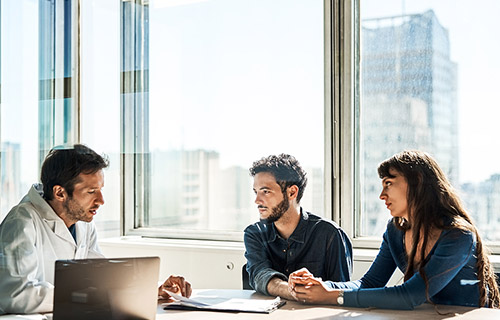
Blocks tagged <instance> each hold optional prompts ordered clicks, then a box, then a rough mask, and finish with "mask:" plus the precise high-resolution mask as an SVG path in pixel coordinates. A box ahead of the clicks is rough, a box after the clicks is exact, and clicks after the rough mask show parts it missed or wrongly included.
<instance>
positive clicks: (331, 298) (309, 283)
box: [288, 268, 338, 304]
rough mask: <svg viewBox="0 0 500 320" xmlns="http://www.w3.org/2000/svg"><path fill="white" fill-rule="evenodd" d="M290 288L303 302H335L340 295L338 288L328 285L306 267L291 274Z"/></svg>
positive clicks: (297, 298) (294, 295) (296, 297)
mask: <svg viewBox="0 0 500 320" xmlns="http://www.w3.org/2000/svg"><path fill="white" fill-rule="evenodd" d="M288 290H289V291H290V293H291V294H292V296H293V297H294V298H295V299H296V300H298V301H300V302H303V303H321V304H330V303H331V304H335V303H336V301H337V296H338V290H334V289H331V288H329V287H327V286H326V284H325V283H324V282H323V281H322V280H321V278H315V277H314V275H313V274H312V273H310V272H309V270H307V269H306V268H302V269H300V270H297V271H295V272H293V273H291V274H290V276H289V277H288Z"/></svg>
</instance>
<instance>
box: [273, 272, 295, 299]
mask: <svg viewBox="0 0 500 320" xmlns="http://www.w3.org/2000/svg"><path fill="white" fill-rule="evenodd" d="M267 292H269V294H270V295H272V296H280V297H281V298H284V299H288V300H295V298H294V297H293V296H292V295H291V294H290V292H289V291H288V282H286V281H284V280H281V279H280V278H276V277H274V278H271V280H269V282H268V283H267Z"/></svg>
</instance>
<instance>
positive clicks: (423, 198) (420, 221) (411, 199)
mask: <svg viewBox="0 0 500 320" xmlns="http://www.w3.org/2000/svg"><path fill="white" fill-rule="evenodd" d="M391 169H394V170H396V171H397V172H398V173H400V174H402V175H403V177H404V178H405V179H406V182H407V184H408V191H407V203H408V220H409V221H406V219H404V218H401V217H395V218H393V223H394V224H395V226H396V227H397V228H399V229H400V230H408V229H410V228H411V229H412V230H413V232H412V243H411V251H410V254H409V255H408V267H407V269H406V271H405V275H404V280H405V281H406V280H408V279H409V278H411V277H412V276H413V274H414V270H415V269H417V270H418V272H419V273H420V275H421V276H422V278H423V279H424V282H425V286H426V296H427V301H429V302H430V298H429V292H428V289H429V286H428V279H427V276H426V274H425V271H424V267H425V265H426V263H427V261H426V260H425V258H426V257H425V249H426V248H427V244H428V242H429V241H430V240H429V239H430V236H431V231H432V230H435V229H441V230H443V229H452V228H456V229H460V230H464V231H469V232H472V233H473V234H474V235H475V236H476V239H477V243H476V254H477V264H476V267H477V270H478V274H477V276H478V280H479V283H478V286H479V306H481V307H484V306H486V305H487V306H489V307H491V308H499V305H500V294H499V291H498V285H497V282H496V276H495V273H494V270H493V267H492V266H491V263H490V261H489V259H488V253H489V252H488V251H487V249H486V247H485V246H483V242H482V240H481V237H480V236H479V233H478V231H477V228H476V227H475V226H474V223H473V222H472V219H471V218H470V217H469V215H468V214H467V212H466V211H465V209H464V206H463V205H462V203H461V201H460V199H459V197H458V195H457V192H456V191H455V190H454V188H453V187H452V185H451V184H450V182H449V181H448V179H447V178H446V176H445V174H444V173H443V171H442V170H441V168H440V167H439V165H438V164H437V162H436V160H434V159H433V158H432V157H431V156H430V155H429V154H427V153H425V152H421V151H415V150H409V151H403V152H400V153H397V154H395V155H394V156H392V157H391V158H389V159H387V160H385V161H384V162H382V163H381V164H380V165H379V167H378V174H379V176H380V178H381V179H383V178H385V177H394V176H393V175H392V174H390V172H389V171H390V170H391ZM446 221H451V224H448V223H446ZM445 223H446V224H445ZM419 243H421V245H422V247H421V248H422V249H421V250H420V253H419V259H418V260H419V261H420V262H419V263H415V260H416V259H415V257H416V255H417V247H418V244H419Z"/></svg>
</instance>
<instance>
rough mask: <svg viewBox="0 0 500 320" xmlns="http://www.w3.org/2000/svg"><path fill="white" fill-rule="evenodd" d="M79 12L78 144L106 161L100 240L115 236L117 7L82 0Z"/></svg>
mask: <svg viewBox="0 0 500 320" xmlns="http://www.w3.org/2000/svg"><path fill="white" fill-rule="evenodd" d="M80 10H81V11H80V16H81V27H80V32H81V35H80V41H81V48H80V49H81V53H82V54H81V56H80V63H81V68H80V75H81V109H80V125H81V137H80V140H81V142H82V143H84V144H86V145H87V146H89V147H90V148H92V149H93V150H95V151H96V152H97V153H99V154H105V155H107V156H108V158H109V161H110V165H109V167H108V168H107V169H105V170H104V177H105V178H104V189H103V193H104V201H105V204H104V205H103V206H102V207H101V208H100V209H99V211H98V215H97V217H96V219H95V220H94V221H95V224H96V227H97V230H98V233H99V237H100V238H104V237H113V236H119V235H120V95H119V92H120V77H119V75H120V3H119V2H118V1H116V0H86V1H81V2H80Z"/></svg>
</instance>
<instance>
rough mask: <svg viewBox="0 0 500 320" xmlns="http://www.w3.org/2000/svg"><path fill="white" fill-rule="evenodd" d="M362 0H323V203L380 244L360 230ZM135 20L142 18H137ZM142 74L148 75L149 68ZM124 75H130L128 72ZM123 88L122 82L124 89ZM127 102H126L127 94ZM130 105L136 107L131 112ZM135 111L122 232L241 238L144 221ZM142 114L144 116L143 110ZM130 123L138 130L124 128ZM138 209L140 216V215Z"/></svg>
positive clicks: (366, 242) (352, 231) (130, 117)
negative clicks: (139, 179) (147, 223)
mask: <svg viewBox="0 0 500 320" xmlns="http://www.w3.org/2000/svg"><path fill="white" fill-rule="evenodd" d="M125 2H128V1H126V0H122V8H123V4H124V3H125ZM360 2H361V0H344V1H342V0H324V1H323V4H324V5H323V8H324V68H325V70H324V132H325V140H324V151H325V152H324V194H325V197H324V206H325V217H326V218H330V219H332V220H334V221H336V222H337V223H338V224H339V225H340V226H341V227H342V228H343V229H344V230H345V232H346V233H347V234H348V236H349V237H350V238H351V240H352V242H353V247H354V248H357V249H378V248H379V246H380V243H381V238H379V237H364V236H359V227H360V209H361V192H360V187H359V183H358V182H359V181H360V179H361V176H360V170H359V164H360V150H359V143H357V142H358V141H359V137H360V130H359V126H358V123H357V119H358V118H359V112H360V89H359V86H358V85H357V84H358V83H360V70H359V65H360V57H361V54H360V29H361V26H360V10H359V9H360ZM136 3H141V1H136ZM122 10H123V9H122ZM121 23H122V32H123V26H124V25H125V23H126V22H125V21H124V16H123V13H122V21H121ZM136 25H140V24H138V23H136ZM123 40H124V37H123V35H122V41H123ZM122 55H123V43H122ZM122 58H123V56H122ZM122 67H123V64H122ZM136 72H137V70H136ZM122 73H123V72H122ZM141 74H142V75H145V76H146V77H147V74H146V73H144V72H143V73H141ZM135 79H137V77H135ZM122 81H125V76H124V75H123V74H122ZM146 81H147V80H146ZM123 92H124V88H123V82H122V94H123ZM122 104H124V100H123V99H122ZM130 110H135V111H132V113H131V111H130ZM133 112H139V114H140V111H138V110H136V109H134V108H130V106H128V107H127V106H124V105H122V121H123V124H122V146H121V148H122V157H121V168H122V194H121V197H122V200H121V204H122V215H123V223H122V230H121V234H122V235H125V236H143V237H152V238H173V239H196V240H222V241H242V240H243V232H242V231H238V232H236V231H235V232H220V231H209V230H175V229H173V228H165V229H164V228H161V229H160V228H151V227H147V228H146V227H144V224H143V223H142V221H143V219H144V203H145V201H147V199H146V197H147V188H145V187H144V184H142V185H139V186H138V185H137V183H136V181H135V177H134V173H135V172H136V171H137V170H139V171H140V170H144V168H145V167H146V166H147V159H146V158H145V157H146V156H145V155H147V152H148V150H147V148H144V145H142V146H143V147H139V148H138V146H141V141H144V140H143V139H144V138H145V136H144V135H147V133H145V130H143V129H144V128H145V127H146V124H144V123H139V124H138V123H137V122H136V121H135V116H134V114H133ZM142 118H143V119H144V118H145V117H144V115H142ZM130 126H132V127H133V128H134V130H125V129H126V128H130ZM141 128H142V129H141ZM132 135H134V136H132ZM127 141H134V142H133V143H131V142H127ZM138 150H140V151H138ZM373 170H375V168H374V169H373ZM141 210H142V211H141ZM136 213H138V214H139V216H136ZM388 218H389V217H388ZM487 245H488V247H489V248H490V249H491V250H492V252H493V253H496V254H498V253H500V243H487Z"/></svg>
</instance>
